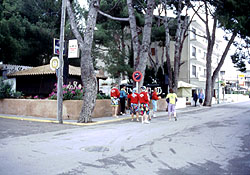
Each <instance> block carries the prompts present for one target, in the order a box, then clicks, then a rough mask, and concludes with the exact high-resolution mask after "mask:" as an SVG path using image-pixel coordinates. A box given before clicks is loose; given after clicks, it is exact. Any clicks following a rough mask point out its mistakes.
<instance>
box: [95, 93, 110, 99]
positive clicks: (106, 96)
mask: <svg viewBox="0 0 250 175" xmlns="http://www.w3.org/2000/svg"><path fill="white" fill-rule="evenodd" d="M96 99H110V96H109V95H105V94H100V93H99V94H97V96H96Z"/></svg>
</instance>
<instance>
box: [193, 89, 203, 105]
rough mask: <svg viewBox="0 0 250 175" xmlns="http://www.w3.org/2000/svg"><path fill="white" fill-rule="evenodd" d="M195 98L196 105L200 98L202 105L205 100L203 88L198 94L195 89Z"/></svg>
mask: <svg viewBox="0 0 250 175" xmlns="http://www.w3.org/2000/svg"><path fill="white" fill-rule="evenodd" d="M193 100H194V106H196V104H197V101H198V100H199V103H200V106H201V105H202V103H203V100H204V94H203V92H202V89H201V90H200V91H199V93H198V94H197V93H196V91H194V95H193Z"/></svg>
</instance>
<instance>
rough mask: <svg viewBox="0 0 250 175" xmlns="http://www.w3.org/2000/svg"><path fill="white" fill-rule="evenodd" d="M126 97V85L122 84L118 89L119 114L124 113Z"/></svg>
mask: <svg viewBox="0 0 250 175" xmlns="http://www.w3.org/2000/svg"><path fill="white" fill-rule="evenodd" d="M126 98H127V92H126V86H125V85H122V86H121V91H120V103H121V115H125V109H126V107H125V106H126Z"/></svg>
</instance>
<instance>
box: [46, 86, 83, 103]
mask: <svg viewBox="0 0 250 175" xmlns="http://www.w3.org/2000/svg"><path fill="white" fill-rule="evenodd" d="M62 91H63V100H82V98H83V95H84V88H83V87H82V86H81V85H78V86H77V85H76V84H74V85H71V84H68V85H63V88H62ZM48 99H51V100H56V99H57V84H55V88H54V89H53V91H52V92H51V94H49V97H48Z"/></svg>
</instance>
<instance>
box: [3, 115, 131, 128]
mask: <svg viewBox="0 0 250 175" xmlns="http://www.w3.org/2000/svg"><path fill="white" fill-rule="evenodd" d="M0 118H5V119H13V120H25V121H33V122H43V123H59V122H58V121H56V120H46V119H44V120H43V119H34V118H24V117H13V116H2V115H0ZM129 119H131V117H125V118H118V119H112V120H104V121H97V122H93V123H75V122H67V121H63V124H67V125H76V126H93V125H100V124H106V123H113V122H118V121H123V120H129Z"/></svg>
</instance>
